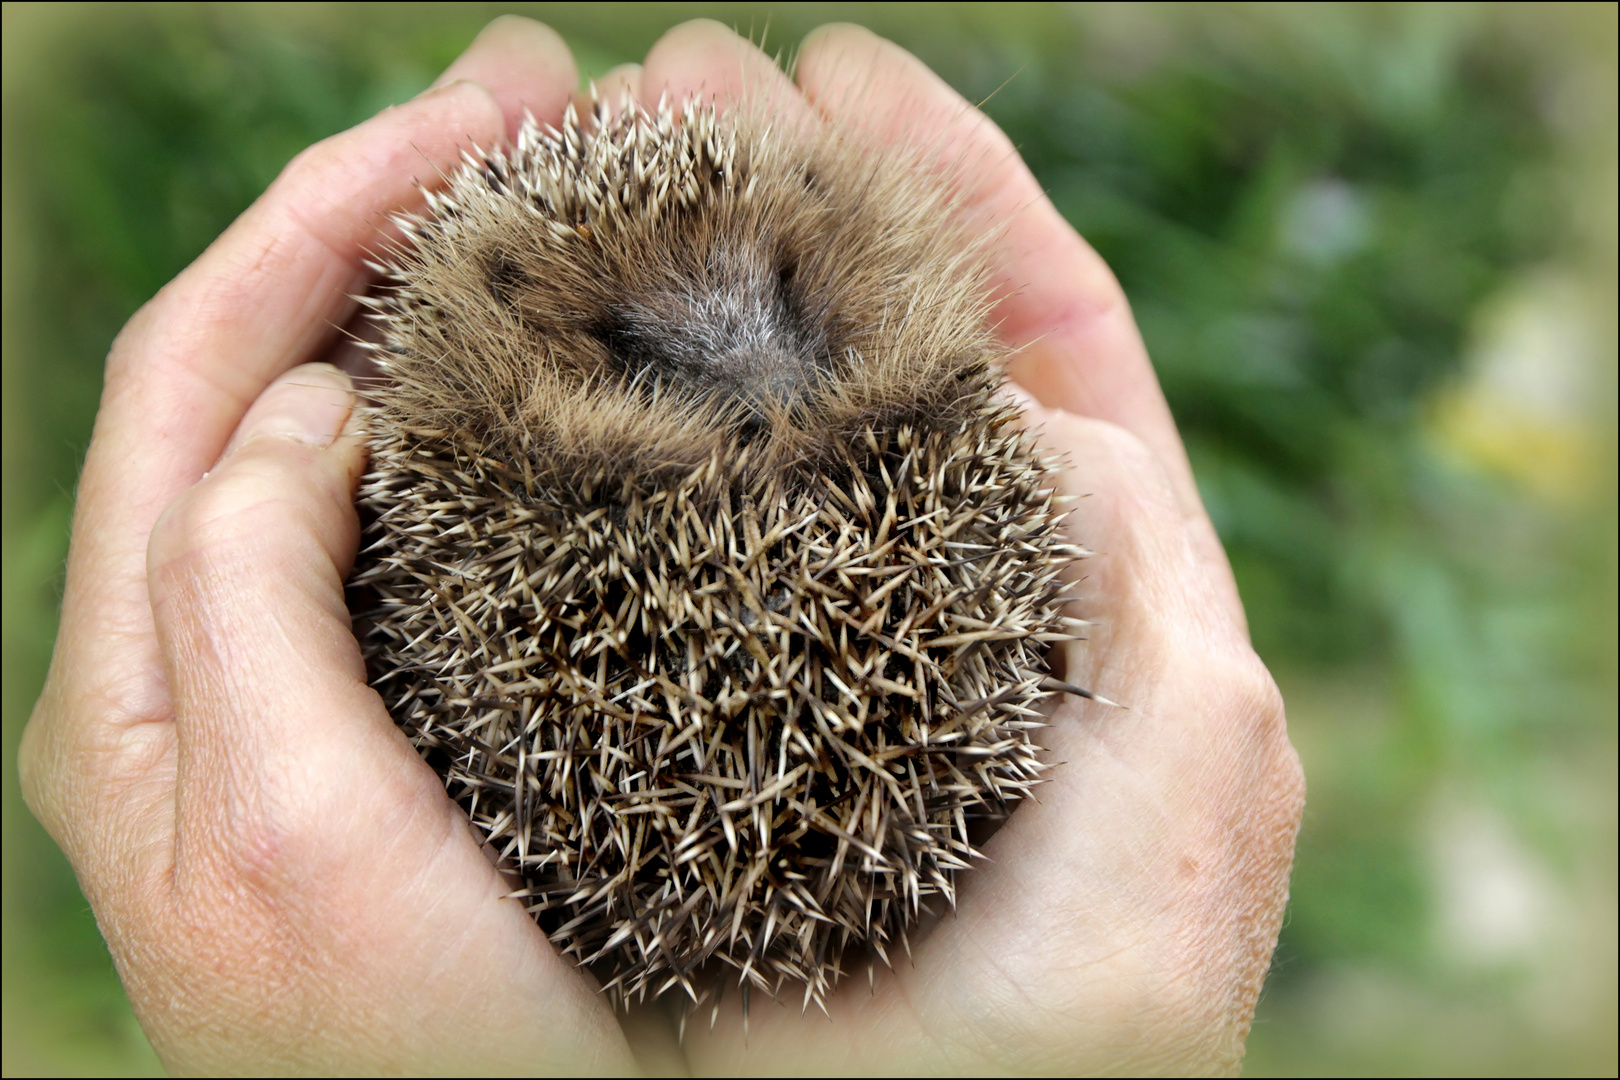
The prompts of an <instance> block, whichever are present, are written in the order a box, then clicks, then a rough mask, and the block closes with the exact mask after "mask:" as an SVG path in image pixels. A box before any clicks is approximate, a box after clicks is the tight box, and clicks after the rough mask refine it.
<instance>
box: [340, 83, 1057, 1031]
mask: <svg viewBox="0 0 1620 1080" xmlns="http://www.w3.org/2000/svg"><path fill="white" fill-rule="evenodd" d="M948 210H949V204H948V199H947V198H946V196H945V195H944V194H943V192H942V191H941V190H940V189H939V186H938V185H937V184H936V183H935V182H934V181H932V180H930V179H929V177H928V176H927V174H926V173H924V172H923V171H921V170H920V169H919V168H917V167H916V166H915V165H913V164H909V163H907V162H906V161H904V160H903V159H900V158H897V157H894V156H892V155H885V154H882V153H875V152H872V150H871V148H868V147H863V146H861V145H858V144H855V143H853V142H851V141H849V140H847V139H846V138H845V137H844V136H843V135H842V134H840V133H838V132H836V131H824V132H819V133H816V134H814V135H798V134H794V133H782V132H778V133H776V134H774V135H772V134H768V133H767V131H766V129H765V128H764V127H763V125H760V124H758V123H755V122H753V121H752V120H751V119H750V118H749V117H748V116H746V115H741V116H735V115H734V116H728V117H724V118H722V117H718V116H716V114H715V113H714V112H713V111H712V110H710V109H707V108H704V107H701V106H697V105H688V106H687V107H686V108H685V109H684V110H683V112H682V113H681V114H680V115H679V116H678V117H677V116H676V115H674V114H673V113H671V112H669V111H665V112H661V113H659V114H657V115H656V116H654V115H648V114H646V113H644V112H641V111H639V110H636V109H634V108H630V109H627V110H626V111H625V113H624V114H622V116H621V117H620V118H619V119H617V120H609V119H607V118H606V117H605V114H599V115H598V117H597V118H596V119H595V120H594V121H593V122H591V123H587V124H581V123H579V122H577V121H576V120H575V119H574V117H573V116H572V114H570V116H569V117H568V119H567V121H566V122H565V124H564V127H563V129H562V130H561V131H560V132H548V133H542V132H540V131H539V130H537V129H536V128H534V127H533V126H530V127H528V128H526V129H525V130H524V131H523V133H522V134H521V135H520V137H519V139H518V141H517V143H516V145H515V146H513V147H510V148H508V149H505V150H499V151H495V152H492V153H490V154H486V155H482V156H479V157H469V159H468V162H467V164H466V166H465V167H464V168H463V169H462V170H461V172H459V173H458V174H457V175H456V176H455V177H454V178H453V179H452V181H451V184H450V186H449V188H448V190H447V191H445V192H444V193H441V194H437V195H433V196H430V198H429V206H428V209H427V211H426V212H425V213H424V214H423V215H422V216H419V217H413V218H409V219H405V220H404V225H405V227H406V232H407V234H408V237H409V240H410V243H409V245H408V246H401V247H399V248H398V249H397V250H395V251H393V252H392V253H391V255H390V261H389V264H388V265H387V266H386V267H384V268H383V269H384V270H385V272H386V273H387V275H388V276H389V279H390V281H391V283H392V285H393V288H392V289H391V290H390V291H389V292H387V293H385V294H383V295H382V296H381V297H380V298H377V299H374V300H373V301H371V303H372V305H373V308H374V309H375V311H376V313H377V316H378V318H379V319H380V320H381V321H382V323H383V326H384V341H383V342H382V344H381V345H380V346H379V348H378V356H379V362H380V364H381V366H382V367H383V369H384V370H385V372H386V373H387V374H388V376H389V377H390V381H389V383H388V384H387V385H386V386H385V387H384V388H383V389H382V390H381V391H379V402H380V403H379V405H378V406H377V408H376V409H375V410H373V415H372V417H371V429H372V437H373V453H372V470H371V472H370V474H369V475H368V476H367V477H366V478H365V480H364V481H363V484H362V490H361V502H362V507H363V510H364V512H365V513H366V515H367V518H368V522H367V525H366V540H367V542H366V544H365V545H364V550H363V552H362V556H361V559H360V562H359V565H358V568H357V570H356V574H355V577H354V580H353V592H352V594H351V603H352V605H353V607H354V610H355V613H356V624H357V631H358V633H359V634H360V637H361V639H362V641H363V642H364V644H365V648H366V652H367V660H368V664H369V667H370V671H371V675H372V679H373V684H374V685H375V686H376V687H377V689H378V690H379V692H380V693H381V694H382V695H383V697H384V699H385V700H386V701H387V703H388V705H389V708H390V710H391V712H392V714H393V716H394V718H395V720H396V721H397V722H398V723H399V724H400V726H401V727H402V728H403V729H404V730H405V732H406V733H407V734H408V735H409V736H410V738H411V739H412V741H413V743H414V744H415V745H416V746H417V747H418V749H419V750H420V751H421V752H422V754H423V755H424V757H426V758H427V760H428V761H429V762H431V763H432V764H433V765H434V767H435V768H436V769H438V771H439V773H440V775H441V776H442V777H443V778H444V780H445V783H446V786H447V789H448V790H449V792H450V794H451V795H452V796H453V797H454V798H456V799H457V800H458V801H459V802H460V803H461V804H462V805H463V806H464V807H465V808H466V810H467V813H468V816H469V818H470V819H471V821H472V823H473V825H474V827H475V828H476V829H477V830H478V831H479V832H480V834H481V835H483V836H484V837H485V838H486V839H487V840H488V842H489V843H490V844H491V845H492V846H493V847H494V848H495V849H496V850H497V851H498V852H499V853H500V855H501V857H502V859H503V860H504V861H505V865H506V866H507V867H509V868H510V870H511V872H512V873H513V874H515V875H516V876H518V877H519V878H521V880H522V882H523V887H522V888H521V889H520V890H519V893H518V895H520V896H522V897H524V898H525V900H526V902H527V903H528V905H529V908H530V910H531V912H532V913H533V914H534V916H535V917H536V919H537V920H538V921H539V922H540V924H541V926H542V927H544V928H545V929H546V930H547V932H548V933H550V934H551V936H552V938H553V940H554V941H555V942H556V943H557V944H558V945H559V947H561V948H562V949H564V950H565V951H567V952H569V953H570V954H572V955H575V956H577V957H578V958H579V959H580V960H581V961H582V962H585V963H589V964H590V965H591V966H592V967H593V969H594V970H595V971H597V973H598V974H599V975H600V976H601V977H602V978H603V980H604V983H605V985H606V987H607V988H608V989H609V990H610V992H612V993H613V994H615V995H616V996H618V997H619V998H620V999H626V998H630V997H636V998H640V997H646V996H648V995H656V994H659V993H662V992H664V991H666V990H669V989H671V988H675V987H679V988H681V989H682V990H683V991H684V992H685V993H686V994H687V995H688V997H689V999H690V1000H693V1001H696V1000H700V999H702V998H703V997H704V996H706V995H707V994H709V993H710V992H711V991H712V990H713V988H714V987H716V986H718V985H720V983H721V982H722V981H723V980H722V978H721V976H722V975H723V974H724V972H726V971H727V970H729V971H730V972H731V973H732V975H731V977H732V978H735V979H736V980H737V981H738V982H740V983H741V984H742V985H743V987H744V988H745V989H746V988H749V987H755V988H760V989H763V990H765V991H767V992H770V993H772V994H775V993H778V992H779V991H781V990H782V989H783V988H784V986H787V985H790V984H794V985H802V987H803V990H804V993H805V995H806V1000H810V999H818V998H820V997H822V996H823V995H825V994H826V993H827V992H828V991H829V990H830V989H831V987H832V986H833V985H834V983H835V982H836V980H837V978H838V976H839V974H840V972H841V971H842V957H843V954H844V953H845V952H846V950H849V949H854V948H864V949H867V950H869V951H870V952H871V953H872V954H873V955H875V956H877V957H879V958H886V955H887V954H886V949H887V948H888V947H889V946H890V945H891V944H892V943H893V942H894V941H895V940H896V939H897V938H898V937H900V936H902V935H903V934H904V933H905V931H906V928H907V927H908V926H909V925H911V924H912V923H913V922H914V921H915V919H916V918H917V916H918V914H919V912H920V910H921V908H922V905H923V903H924V902H925V901H926V900H927V899H928V898H929V897H935V896H937V897H942V898H944V899H946V900H949V898H950V897H951V896H952V892H953V881H954V875H955V874H956V873H957V872H959V871H961V870H963V869H964V868H966V867H967V866H968V865H969V862H970V860H971V859H972V857H973V855H974V851H973V848H972V846H971V844H970V841H969V833H968V830H969V824H970V822H971V821H973V820H975V819H983V818H991V819H994V818H999V817H1002V816H1005V815H1006V814H1007V813H1008V812H1010V810H1011V808H1012V806H1013V805H1014V804H1015V803H1016V802H1017V800H1018V799H1019V798H1021V796H1022V795H1023V793H1024V792H1025V791H1026V790H1027V789H1028V787H1029V786H1030V785H1031V784H1032V783H1034V782H1035V781H1036V779H1037V778H1038V775H1039V772H1040V769H1041V765H1040V763H1039V761H1038V759H1037V753H1036V751H1037V748H1036V746H1035V744H1034V743H1033V741H1032V739H1031V734H1030V733H1031V731H1032V730H1034V729H1035V728H1037V727H1038V726H1039V725H1038V717H1037V714H1036V713H1035V710H1034V708H1033V706H1034V705H1035V704H1037V703H1038V701H1039V700H1040V699H1041V698H1042V697H1043V696H1044V695H1045V693H1046V692H1047V689H1046V688H1047V687H1048V686H1049V685H1050V680H1049V679H1047V676H1046V668H1045V665H1044V659H1043V658H1044V655H1045V651H1046V647H1047V646H1048V645H1049V644H1050V643H1052V642H1054V641H1061V640H1066V639H1068V638H1070V637H1071V636H1072V634H1071V632H1070V630H1069V629H1068V623H1069V620H1065V619H1064V618H1063V617H1062V616H1061V612H1060V607H1061V600H1060V598H1059V595H1058V594H1059V590H1060V583H1059V581H1058V576H1059V573H1060V571H1061V569H1062V568H1063V566H1064V565H1065V564H1067V563H1068V562H1069V561H1071V560H1072V559H1073V558H1075V557H1077V555H1078V554H1079V553H1078V552H1077V550H1076V549H1074V548H1072V547H1070V546H1068V545H1067V544H1065V543H1064V542H1063V540H1062V538H1061V537H1060V535H1059V532H1058V520H1059V515H1058V513H1057V512H1056V510H1055V509H1054V506H1053V500H1054V496H1053V492H1052V476H1051V471H1050V466H1049V465H1048V464H1047V463H1046V462H1044V461H1043V460H1042V459H1041V458H1040V457H1039V456H1038V455H1037V454H1036V452H1035V451H1034V449H1033V446H1032V444H1031V442H1030V440H1029V438H1028V436H1026V435H1025V434H1024V433H1023V432H1022V431H1021V430H1019V428H1018V427H1017V425H1016V424H1015V423H1014V419H1015V417H1014V415H1013V411H1012V409H1011V407H1010V406H1008V405H1006V404H1005V403H1003V402H1001V400H1000V399H999V398H998V397H997V396H996V395H995V389H996V386H997V382H998V379H999V373H998V369H997V367H996V352H995V349H994V345H993V342H992V341H991V339H990V337H989V335H988V333H987V330H986V323H987V314H988V312H987V302H986V299H985V292H986V290H985V286H984V280H983V274H982V271H981V270H980V269H979V267H978V265H977V263H976V262H975V259H974V256H973V253H972V245H971V244H969V243H968V242H967V241H966V239H965V238H964V237H962V236H960V235H958V234H957V233H954V232H953V231H952V230H951V229H949V228H943V227H941V225H940V223H941V222H942V221H947V220H949V215H948Z"/></svg>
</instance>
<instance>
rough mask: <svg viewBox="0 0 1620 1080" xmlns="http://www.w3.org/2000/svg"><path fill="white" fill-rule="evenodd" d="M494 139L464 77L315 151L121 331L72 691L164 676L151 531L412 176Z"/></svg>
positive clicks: (129, 698)
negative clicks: (150, 577) (149, 554)
mask: <svg viewBox="0 0 1620 1080" xmlns="http://www.w3.org/2000/svg"><path fill="white" fill-rule="evenodd" d="M500 131H501V115H500V110H499V108H498V107H497V105H496V104H495V102H494V100H493V99H492V98H491V97H490V96H489V94H488V93H487V92H486V91H484V90H483V89H481V88H480V87H478V86H476V85H474V84H471V83H466V82H460V83H456V84H453V85H451V86H446V87H443V88H441V89H439V90H435V91H432V92H430V93H428V94H426V95H424V96H423V97H420V98H418V99H416V100H414V101H412V102H409V103H407V104H405V105H402V106H399V107H397V108H393V109H388V110H385V111H384V112H383V113H381V114H379V115H378V116H376V117H374V118H373V119H371V120H369V121H367V122H366V123H364V124H361V125H360V126H359V127H357V128H355V129H353V130H351V131H348V132H345V133H343V134H341V135H337V136H334V137H333V138H331V139H328V140H326V141H325V142H322V143H320V144H317V145H316V146H314V147H312V148H310V149H309V150H307V151H305V152H304V153H302V154H300V155H299V156H298V157H297V158H296V159H295V160H294V161H293V162H292V163H291V164H290V165H289V166H288V167H287V168H286V170H285V171H284V172H283V173H282V175H281V176H280V177H279V178H278V179H277V180H276V182H275V183H274V184H273V185H271V187H270V190H269V191H267V192H266V193H265V194H264V195H263V196H262V197H260V199H259V200H258V201H257V202H256V203H254V205H253V206H252V207H250V208H249V209H248V210H247V212H246V213H244V214H243V215H242V216H241V217H240V218H238V219H237V221H236V222H235V224H233V225H232V226H231V227H230V228H229V229H228V230H227V231H226V232H225V233H224V235H222V236H221V237H220V238H219V239H218V240H216V241H215V242H214V243H213V244H212V245H210V247H209V248H208V250H207V251H206V252H204V253H203V255H202V256H201V257H200V258H199V259H198V260H197V261H196V262H195V263H193V264H192V265H191V266H190V267H189V268H188V269H187V270H186V271H185V272H184V273H182V274H181V275H180V276H179V277H178V278H176V279H175V280H174V281H173V282H171V283H170V284H169V285H168V286H166V287H165V288H164V289H163V290H162V291H161V292H160V293H159V294H158V295H157V296H156V297H155V298H154V299H153V300H152V301H151V302H150V303H148V304H147V305H146V306H145V307H144V308H142V309H141V311H140V312H138V313H137V314H136V316H135V317H134V318H133V319H132V320H130V323H129V325H128V326H126V327H125V329H124V331H123V333H121V334H120V335H119V338H118V340H117V341H116V342H115V343H114V345H113V349H112V353H111V355H110V356H109V358H108V364H107V376H106V386H105V389H104V392H103V398H102V408H101V412H100V414H99V415H98V416H97V419H96V433H95V438H94V439H93V440H92V443H91V449H90V453H89V454H88V456H87V458H86V462H85V468H84V472H83V475H82V476H81V479H80V486H79V499H78V507H77V510H76V514H75V521H74V544H73V548H72V553H71V555H70V558H69V564H68V579H67V589H66V592H65V595H64V598H63V632H62V635H61V638H60V641H61V642H62V643H63V646H64V647H63V648H61V649H59V651H58V653H57V656H56V658H55V663H56V669H55V671H56V673H57V674H59V675H60V676H61V677H63V678H64V679H65V680H66V681H67V682H68V683H70V684H71V683H78V682H82V681H85V680H88V681H91V682H94V683H96V684H97V685H98V688H99V692H103V693H106V694H109V695H112V694H113V693H114V691H113V689H112V688H109V687H108V686H107V683H108V681H109V679H112V678H115V677H118V676H120V675H121V674H124V673H140V672H145V671H148V670H152V669H154V668H155V667H156V658H155V654H152V653H151V644H150V635H151V613H150V609H149V605H148V600H147V595H146V574H145V552H146V544H147V538H148V536H149V535H150V533H151V530H152V524H153V522H155V521H156V520H157V517H158V515H159V514H160V513H161V512H162V511H163V509H164V508H165V507H166V506H168V505H169V504H170V503H171V502H173V501H174V500H175V499H176V498H177V497H178V496H179V495H180V494H181V493H182V492H184V491H185V490H186V489H187V488H189V487H190V486H191V485H192V484H194V483H195V482H196V481H197V479H198V477H200V476H201V475H202V474H203V473H204V472H205V471H206V470H207V469H208V468H210V467H211V466H212V465H213V463H214V462H215V460H216V459H217V458H218V457H219V453H220V451H221V449H222V448H223V447H224V445H225V442H226V440H227V439H228V438H229V437H230V434H231V432H232V431H233V430H235V428H236V426H237V423H238V422H239V421H240V420H241V418H242V415H243V414H244V413H245V412H246V411H247V407H248V405H249V404H250V403H251V402H252V401H253V400H254V399H255V398H257V397H258V395H259V393H260V391H262V390H263V389H264V387H265V386H266V385H267V384H268V383H269V382H270V380H272V379H273V378H275V377H276V376H277V375H279V374H280V373H281V372H283V371H285V370H287V369H288V368H290V367H292V366H294V365H296V364H298V363H300V362H301V361H303V360H305V359H307V358H308V357H309V356H311V355H312V354H314V353H315V352H317V351H318V349H319V348H320V347H321V346H322V344H323V343H324V342H325V341H327V340H328V339H329V337H330V336H331V335H332V333H333V330H332V327H333V326H334V325H335V324H341V323H342V322H343V320H344V319H345V317H346V316H347V314H348V313H349V312H350V310H351V309H352V307H353V303H352V301H351V300H350V299H349V296H350V294H351V293H353V292H355V291H357V290H358V289H359V287H360V286H361V284H362V283H363V282H364V281H365V280H366V271H365V269H364V266H363V264H362V259H363V257H364V255H365V253H366V249H367V248H368V247H370V246H373V245H375V244H376V243H377V241H378V239H379V232H378V229H379V226H380V225H381V224H382V223H383V222H384V221H385V215H387V214H388V213H389V212H391V211H393V210H397V209H399V208H401V207H407V206H410V205H413V204H414V203H415V202H416V201H417V200H418V199H419V198H420V194H419V191H418V190H417V187H416V185H417V182H418V181H419V180H420V181H430V182H431V181H436V180H437V178H438V177H439V175H441V174H442V173H443V172H444V171H445V170H448V169H451V168H454V166H455V162H456V160H457V155H458V154H459V153H460V148H461V147H462V146H464V145H466V144H468V143H469V142H474V141H483V142H486V143H487V142H489V141H490V140H492V139H493V138H496V137H498V136H499V134H500ZM131 679H132V682H135V681H138V679H136V678H135V676H134V675H132V676H131ZM116 697H117V699H118V701H119V702H121V703H124V705H125V706H127V707H121V708H119V709H117V710H115V711H116V712H118V713H119V714H120V715H121V716H122V717H123V718H124V719H125V720H136V719H141V718H146V717H150V716H153V715H156V713H157V712H160V711H161V710H162V708H163V707H164V703H165V702H166V696H165V695H164V693H163V692H162V689H161V687H153V686H150V685H143V686H139V687H137V686H134V685H131V686H124V687H119V688H117V689H116ZM102 715H103V716H107V715H108V713H107V710H105V709H104V710H102Z"/></svg>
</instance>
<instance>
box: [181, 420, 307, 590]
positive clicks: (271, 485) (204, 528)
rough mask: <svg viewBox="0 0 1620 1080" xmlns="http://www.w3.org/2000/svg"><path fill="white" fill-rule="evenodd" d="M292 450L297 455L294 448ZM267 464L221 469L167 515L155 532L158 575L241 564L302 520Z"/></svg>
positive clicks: (259, 463) (294, 503)
mask: <svg viewBox="0 0 1620 1080" xmlns="http://www.w3.org/2000/svg"><path fill="white" fill-rule="evenodd" d="M288 448H289V449H293V450H296V447H294V446H293V444H291V443H288ZM276 449H277V450H278V451H280V450H281V449H282V448H281V447H277V448H276ZM264 458H265V455H259V460H258V461H256V462H254V463H252V465H251V466H248V463H246V462H238V463H236V464H237V465H239V466H246V467H235V468H228V469H221V470H220V472H219V473H218V474H217V475H215V476H211V477H208V478H206V479H205V480H204V481H203V482H202V483H199V484H198V485H197V486H196V487H193V488H192V489H191V490H190V491H189V492H187V493H186V494H185V495H183V496H181V497H180V498H179V499H178V500H176V501H175V503H174V504H172V505H171V506H170V507H169V509H168V510H166V511H165V512H164V514H163V515H162V516H161V517H160V518H159V519H158V523H157V525H156V526H155V527H154V528H153V530H152V540H151V548H152V562H153V566H154V569H156V570H157V571H158V572H159V573H162V574H165V575H168V576H173V575H176V574H186V573H199V572H206V571H207V569H208V568H209V567H213V566H218V565H225V564H232V563H236V562H238V561H240V559H241V557H242V556H245V555H248V554H250V553H252V552H255V551H258V550H260V549H262V548H263V547H265V545H266V544H267V543H269V542H272V541H273V540H274V538H275V537H277V536H278V535H280V534H282V533H284V532H285V531H286V530H287V529H288V528H289V526H290V525H292V524H293V523H295V522H297V521H298V520H299V518H300V509H299V507H298V506H297V505H296V502H295V500H292V499H289V498H287V497H286V496H285V495H284V494H282V493H281V492H280V490H279V489H280V485H279V484H277V483H276V481H275V478H274V476H273V475H270V474H271V473H272V472H273V471H274V469H275V468H276V466H275V465H273V464H271V463H268V462H266V461H265V460H264Z"/></svg>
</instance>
